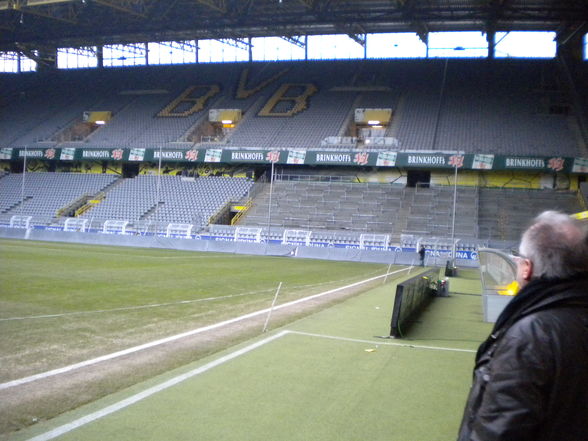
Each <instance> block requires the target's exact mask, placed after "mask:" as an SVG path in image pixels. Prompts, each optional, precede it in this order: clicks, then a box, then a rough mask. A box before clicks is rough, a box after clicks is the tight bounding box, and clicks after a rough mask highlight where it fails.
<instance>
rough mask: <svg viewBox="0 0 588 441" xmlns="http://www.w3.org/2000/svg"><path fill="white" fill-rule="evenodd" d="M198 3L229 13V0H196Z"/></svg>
mask: <svg viewBox="0 0 588 441" xmlns="http://www.w3.org/2000/svg"><path fill="white" fill-rule="evenodd" d="M196 3H200V4H201V5H205V6H208V7H209V8H212V9H214V10H216V11H219V12H222V13H223V14H226V13H227V2H226V1H225V0H196Z"/></svg>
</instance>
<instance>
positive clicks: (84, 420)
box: [28, 331, 289, 441]
mask: <svg viewBox="0 0 588 441" xmlns="http://www.w3.org/2000/svg"><path fill="white" fill-rule="evenodd" d="M288 333H289V331H282V332H279V333H277V334H275V335H272V336H271V337H268V338H265V339H263V340H260V341H258V342H256V343H253V344H251V345H249V346H246V347H244V348H242V349H239V350H237V351H235V352H231V353H230V354H227V355H225V356H224V357H221V358H219V359H217V360H214V361H211V362H210V363H207V364H205V365H204V366H201V367H199V368H196V369H194V370H192V371H190V372H186V373H185V374H182V375H179V376H177V377H174V378H171V379H169V380H167V381H165V382H163V383H160V384H158V385H156V386H153V387H150V388H149V389H146V390H144V391H143V392H139V393H138V394H135V395H133V396H131V397H129V398H126V399H124V400H122V401H119V402H118V403H114V404H112V405H110V406H108V407H105V408H104V409H100V410H98V411H96V412H93V413H90V414H88V415H86V416H83V417H81V418H78V419H77V420H74V421H72V422H70V423H67V424H64V425H62V426H59V427H56V428H55V429H53V430H50V431H48V432H45V433H42V434H41V435H38V436H35V437H33V438H30V439H29V440H28V441H49V440H52V439H54V438H57V437H58V436H61V435H64V434H66V433H68V432H71V431H72V430H75V429H77V428H79V427H82V426H84V425H86V424H88V423H91V422H93V421H96V420H98V419H100V418H103V417H105V416H107V415H110V414H112V413H115V412H118V411H120V410H122V409H124V408H125V407H128V406H131V405H133V404H135V403H138V402H139V401H141V400H144V399H145V398H149V397H150V396H151V395H154V394H156V393H159V392H161V391H164V390H166V389H169V388H170V387H173V386H175V385H177V384H179V383H181V382H183V381H185V380H188V379H190V378H192V377H195V376H197V375H200V374H202V373H204V372H206V371H209V370H211V369H213V368H215V367H217V366H220V365H221V364H224V363H226V362H228V361H231V360H234V359H235V358H237V357H240V356H241V355H244V354H247V353H248V352H251V351H253V350H255V349H257V348H260V347H261V346H263V345H266V344H267V343H270V342H272V341H274V340H277V339H279V338H282V337H283V336H284V335H286V334H288Z"/></svg>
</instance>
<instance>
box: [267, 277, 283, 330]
mask: <svg viewBox="0 0 588 441" xmlns="http://www.w3.org/2000/svg"><path fill="white" fill-rule="evenodd" d="M281 288H282V282H280V284H279V285H278V289H277V290H276V295H275V296H274V300H273V302H272V306H271V308H270V310H269V312H268V313H267V317H266V319H265V325H263V331H262V332H266V331H267V325H268V323H269V321H270V317H271V316H272V311H273V310H274V306H275V305H276V300H278V294H280V289H281Z"/></svg>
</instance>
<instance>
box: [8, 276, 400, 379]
mask: <svg viewBox="0 0 588 441" xmlns="http://www.w3.org/2000/svg"><path fill="white" fill-rule="evenodd" d="M407 270H408V268H402V269H399V270H396V271H392V272H391V273H387V274H382V275H379V276H375V277H371V278H369V279H365V280H361V281H359V282H355V283H352V284H350V285H346V286H342V287H339V288H335V289H331V290H328V291H324V292H322V293H318V294H314V295H311V296H308V297H303V298H301V299H298V300H293V301H291V302H288V303H283V304H281V305H278V306H276V307H274V311H276V310H278V309H283V308H288V307H290V306H293V305H296V304H298V303H303V302H307V301H309V300H313V299H316V298H319V297H322V296H325V295H328V294H333V293H335V292H337V291H342V290H345V289H348V288H353V287H355V286H357V285H361V284H362V283H367V282H371V281H374V280H378V279H381V278H383V277H386V276H389V275H392V274H397V273H399V272H402V271H407ZM270 310H271V308H265V309H261V310H259V311H255V312H251V313H249V314H244V315H242V316H239V317H235V318H232V319H229V320H225V321H222V322H219V323H215V324H212V325H208V326H204V327H202V328H197V329H193V330H191V331H187V332H183V333H181V334H176V335H172V336H170V337H166V338H162V339H159V340H155V341H152V342H149V343H145V344H142V345H139V346H134V347H132V348H128V349H123V350H122V351H117V352H113V353H111V354H106V355H103V356H100V357H96V358H93V359H90V360H86V361H82V362H80V363H75V364H71V365H69V366H65V367H62V368H57V369H53V370H50V371H46V372H41V373H39V374H35V375H31V376H29V377H23V378H19V379H17V380H12V381H8V382H6V383H1V384H0V390H3V389H8V388H10V387H14V386H20V385H22V384H26V383H30V382H33V381H36V380H41V379H43V378H48V377H52V376H54V375H59V374H64V373H66V372H71V371H73V370H76V369H80V368H83V367H87V366H91V365H93V364H96V363H100V362H102V361H107V360H112V359H114V358H118V357H122V356H124V355H128V354H132V353H134V352H138V351H142V350H144V349H149V348H153V347H155V346H159V345H162V344H165V343H170V342H172V341H176V340H179V339H182V338H185V337H190V336H192V335H196V334H200V333H202V332H206V331H211V330H213V329H217V328H220V327H223V326H226V325H230V324H233V323H237V322H239V321H242V320H246V319H249V318H253V317H257V316H258V315H263V314H267V313H268V312H269V311H270Z"/></svg>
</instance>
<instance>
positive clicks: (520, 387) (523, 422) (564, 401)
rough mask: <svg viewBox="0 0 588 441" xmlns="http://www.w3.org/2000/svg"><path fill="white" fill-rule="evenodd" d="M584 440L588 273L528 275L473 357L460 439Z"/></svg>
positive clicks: (586, 437) (586, 428)
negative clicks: (549, 276)
mask: <svg viewBox="0 0 588 441" xmlns="http://www.w3.org/2000/svg"><path fill="white" fill-rule="evenodd" d="M499 440H500V441H507V440H509V441H527V440H528V441H547V440H549V441H587V440H588V274H584V275H579V276H576V277H572V278H570V279H565V280H564V279H560V280H544V279H536V280H532V281H531V282H530V283H529V284H528V285H527V286H525V287H524V288H523V289H522V290H521V291H520V293H519V294H518V295H517V296H516V297H515V298H514V299H513V300H512V301H511V302H510V303H509V304H508V305H507V307H506V308H505V309H504V311H503V312H502V314H501V315H500V316H499V318H498V320H497V322H496V324H495V326H494V329H493V331H492V334H491V335H490V337H489V338H488V339H487V340H486V341H485V342H484V343H483V344H482V345H481V346H480V348H479V350H478V353H477V355H476V367H475V369H474V381H473V385H472V388H471V390H470V395H469V397H468V400H467V404H466V409H465V412H464V417H463V421H462V424H461V428H460V431H459V437H458V441H499Z"/></svg>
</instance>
